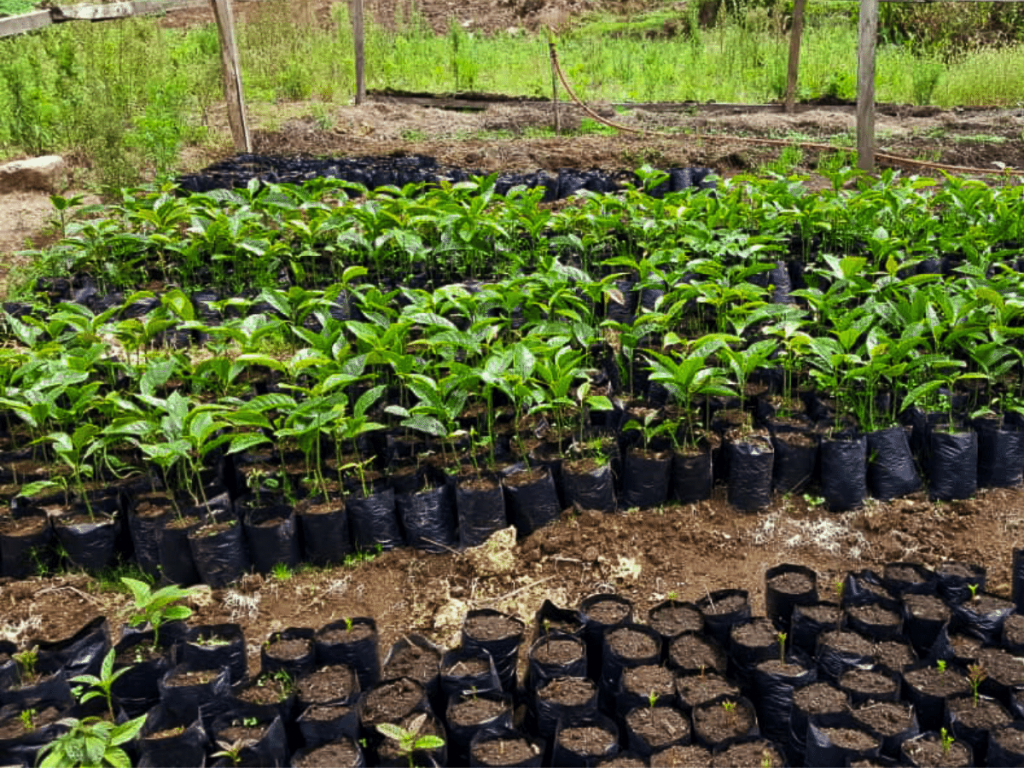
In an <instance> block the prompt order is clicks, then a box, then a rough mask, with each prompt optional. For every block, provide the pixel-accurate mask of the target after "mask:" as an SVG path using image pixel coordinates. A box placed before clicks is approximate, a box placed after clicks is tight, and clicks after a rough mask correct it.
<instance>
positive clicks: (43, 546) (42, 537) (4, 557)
mask: <svg viewBox="0 0 1024 768" xmlns="http://www.w3.org/2000/svg"><path fill="white" fill-rule="evenodd" d="M40 520H41V524H37V525H38V527H37V529H36V530H33V531H28V532H25V533H17V534H16V533H13V532H0V563H2V564H3V569H2V571H0V572H2V573H3V575H4V576H7V577H9V578H12V579H27V578H28V577H29V576H32V575H33V574H36V573H37V572H38V571H39V569H40V568H41V569H43V570H44V571H45V570H48V569H49V568H50V566H51V565H52V560H53V555H52V552H51V550H50V543H51V541H52V540H53V528H52V526H51V525H50V524H49V522H48V521H47V519H46V518H40Z"/></svg>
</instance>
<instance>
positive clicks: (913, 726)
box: [853, 702, 921, 761]
mask: <svg viewBox="0 0 1024 768" xmlns="http://www.w3.org/2000/svg"><path fill="white" fill-rule="evenodd" d="M873 705H874V702H868V703H867V704H866V705H864V707H862V708H861V710H859V711H863V710H864V709H866V708H870V707H872V706H873ZM900 706H905V707H908V708H909V710H910V725H908V726H907V727H906V728H904V729H903V730H902V731H899V732H898V733H891V734H885V733H876V734H875V735H877V736H879V737H881V739H882V749H881V754H882V756H884V757H888V758H890V759H891V760H895V761H898V760H899V758H900V747H901V746H902V745H903V742H904V741H906V740H907V739H912V738H914V737H915V736H917V735H918V734H919V733H920V732H921V727H920V726H919V725H918V724H917V714H916V713H915V712H914V708H913V707H911V706H910V705H909V704H906V703H902V704H900ZM857 712H858V710H854V712H853V717H854V719H857ZM864 727H866V728H867V729H868V730H869V731H870V730H872V729H871V727H870V726H869V725H867V724H866V723H865V724H864Z"/></svg>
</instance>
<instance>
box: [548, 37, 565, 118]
mask: <svg viewBox="0 0 1024 768" xmlns="http://www.w3.org/2000/svg"><path fill="white" fill-rule="evenodd" d="M548 51H549V52H550V54H551V109H552V110H553V111H554V113H555V135H556V136H561V135H562V116H561V115H560V114H559V113H558V70H556V69H555V42H554V40H548Z"/></svg>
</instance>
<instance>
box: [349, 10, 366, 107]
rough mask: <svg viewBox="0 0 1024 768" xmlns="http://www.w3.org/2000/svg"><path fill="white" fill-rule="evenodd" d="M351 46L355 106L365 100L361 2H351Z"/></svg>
mask: <svg viewBox="0 0 1024 768" xmlns="http://www.w3.org/2000/svg"><path fill="white" fill-rule="evenodd" d="M351 7H352V44H353V45H354V47H355V57H356V104H362V103H363V101H364V100H365V99H366V58H365V55H364V53H363V0H351Z"/></svg>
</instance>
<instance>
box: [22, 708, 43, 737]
mask: <svg viewBox="0 0 1024 768" xmlns="http://www.w3.org/2000/svg"><path fill="white" fill-rule="evenodd" d="M37 714H39V713H38V712H36V711H35V710H34V709H32V708H31V707H29V708H28V709H23V710H21V712H19V713H18V719H19V720H21V727H22V728H23V729H24V730H25V733H32V731H34V730H35V729H36V722H35V717H36V715H37Z"/></svg>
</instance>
